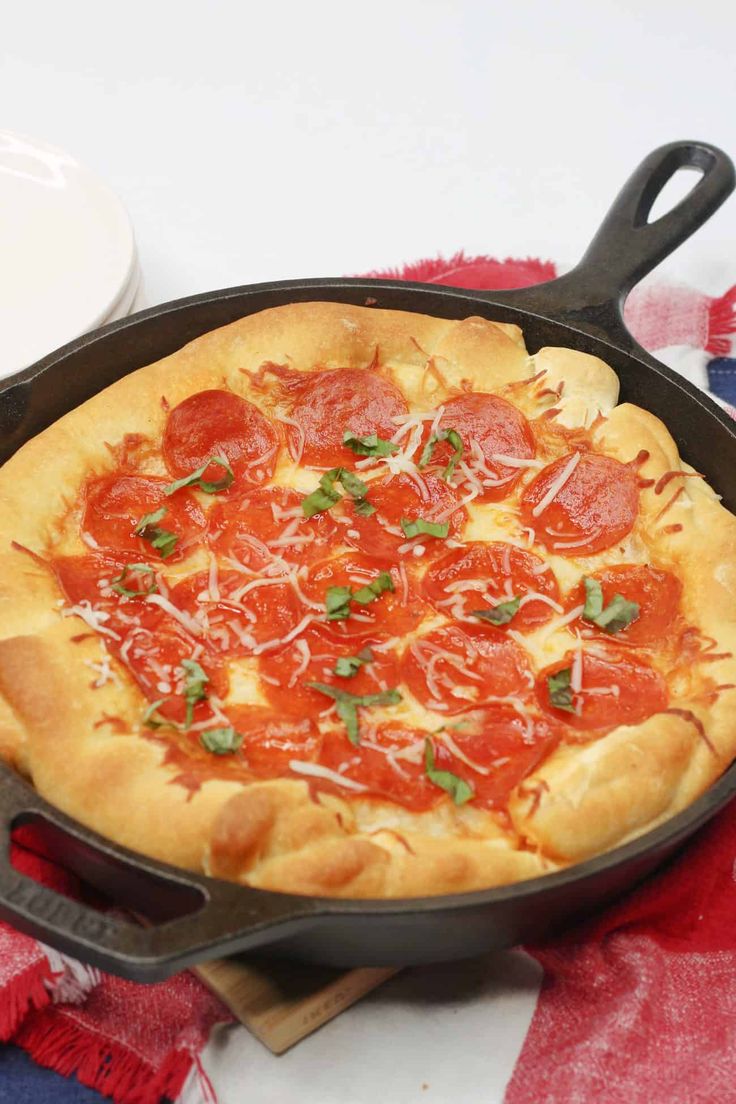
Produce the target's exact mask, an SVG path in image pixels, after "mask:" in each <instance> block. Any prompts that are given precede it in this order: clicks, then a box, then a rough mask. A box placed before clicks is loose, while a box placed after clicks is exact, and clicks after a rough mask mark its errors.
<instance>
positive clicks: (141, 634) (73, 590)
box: [54, 553, 227, 722]
mask: <svg viewBox="0 0 736 1104" xmlns="http://www.w3.org/2000/svg"><path fill="white" fill-rule="evenodd" d="M135 562H138V561H137V560H136V557H134V556H128V557H122V556H114V557H113V556H108V555H105V554H104V553H90V554H88V555H85V556H65V557H61V558H59V559H58V560H56V561H55V562H54V570H55V573H56V577H57V579H58V580H59V583H60V585H61V587H62V589H63V590H64V592H65V593H66V595H67V597H68V598H69V600H70V601H71V602H72V603H73V604H74V605H79V604H81V603H84V602H88V603H89V604H90V606H92V607H93V608H94V610H95V611H96V612H97V613H98V614H99V613H100V612H102V613H103V614H105V615H106V616H105V617H104V619H101V621H100V624H101V628H102V629H103V630H104V632H103V633H102V634H101V636H102V639H103V640H104V643H105V647H106V648H107V650H108V651H109V652H111V653H112V654H113V655H114V656H116V657H117V658H118V659H119V660H120V661H121V662H122V663H124V664H125V666H126V667H127V668H128V670H129V671H130V673H131V675H132V676H133V678H134V679H135V681H136V682H137V683H138V685H139V687H140V689H141V690H142V691H143V693H144V694H145V695H146V697H147V698H148V699H149V701H157V700H159V699H161V698H168V699H169V700H168V701H166V702H165V703H164V704H163V705H162V706H161V707H160V710H159V712H160V713H162V714H163V715H164V716H165V717H168V718H169V719H170V720H175V721H177V722H181V721H183V720H184V717H185V713H186V705H185V702H184V698H183V696H182V684H183V679H184V676H185V672H184V670H183V668H182V667H181V662H182V660H184V659H191V658H192V656H193V655H197V656H198V659H197V662H198V663H199V664H200V666H201V667H202V669H203V670H204V671H205V674H207V675H208V676H209V678H210V686H209V689H210V690H211V692H212V693H215V694H217V696H218V697H223V696H224V695H225V693H226V692H227V677H226V675H225V672H224V670H223V666H222V662H221V660H220V659H219V657H217V656H215V655H213V654H212V653H211V652H210V651H209V650H208V648H207V647H206V646H205V649H204V651H203V650H202V643H203V641H202V640H201V638H200V637H199V636H195V635H194V634H192V633H191V632H189V631H188V630H187V628H186V627H185V626H183V625H182V624H181V623H180V622H179V621H177V620H176V619H175V618H174V617H172V616H171V615H170V614H169V613H168V612H167V611H166V610H164V609H162V608H161V607H160V606H159V605H157V604H156V603H155V600H153V601H146V600H145V599H143V598H126V597H125V596H123V595H120V594H118V593H117V592H116V591H113V590H112V589H111V587H110V583H111V581H112V579H114V578H115V577H116V576H117V575H119V574H120V573H121V572H122V571H123V569H124V567H125V566H130V564H131V563H135ZM139 579H142V580H143V582H144V585H145V587H146V588H147V587H148V586H150V581H151V580H152V579H153V576H150V575H147V574H146V575H141V576H137V575H135V574H130V575H128V577H126V579H125V586H126V587H129V588H130V589H136V583H137V581H138V580H139ZM206 715H207V712H206V705H205V704H204V703H198V704H197V705H196V706H195V711H194V721H195V722H196V721H197V720H201V719H204V717H205V716H206Z"/></svg>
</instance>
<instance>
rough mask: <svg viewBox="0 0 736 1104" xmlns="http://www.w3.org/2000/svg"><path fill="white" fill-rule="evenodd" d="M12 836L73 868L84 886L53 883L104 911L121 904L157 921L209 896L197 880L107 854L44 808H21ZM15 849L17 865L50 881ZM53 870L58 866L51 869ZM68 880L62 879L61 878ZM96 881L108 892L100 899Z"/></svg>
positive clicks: (37, 852) (42, 855)
mask: <svg viewBox="0 0 736 1104" xmlns="http://www.w3.org/2000/svg"><path fill="white" fill-rule="evenodd" d="M12 839H13V843H14V844H15V845H16V848H17V847H20V848H22V849H23V850H26V851H31V852H33V853H34V854H35V855H36V856H38V857H40V858H41V859H42V860H43V859H47V860H50V862H51V863H55V864H57V865H58V866H59V867H61V872H62V875H63V872H67V871H68V872H71V873H72V874H73V875H76V878H77V879H79V881H80V882H81V883H82V884H81V885H80V886H79V887H78V890H79V892H78V893H77V892H75V891H74V890H76V889H77V887H74V888H73V889H72V890H71V891H70V892H68V893H67V892H65V889H64V888H63V887H56V886H55V887H53V888H54V890H55V892H57V893H61V894H63V895H64V896H67V897H69V898H70V899H71V900H78V899H81V900H82V901H83V902H84V903H85V904H86V905H88V906H89V907H95V906H96V905H99V911H100V912H101V913H103V914H104V912H105V909H106V907H109V906H110V905H117V906H119V907H120V908H124V909H125V910H126V911H130V912H131V913H135V914H139V915H140V916H141V917H142V918H144V919H145V921H147V922H149V923H152V924H163V923H165V922H166V921H168V920H174V919H176V918H178V917H180V916H187V915H190V914H191V913H194V912H197V911H198V910H199V909H201V908H203V907H204V904H205V896H204V894H203V893H202V891H201V890H200V889H199V888H198V887H196V886H193V885H189V884H182V883H180V882H172V881H170V880H169V879H167V878H162V877H160V876H159V875H158V874H155V873H153V872H152V871H145V870H142V869H141V868H139V867H135V866H130V865H129V864H127V863H123V862H120V861H119V860H116V859H115V858H113V857H112V856H110V855H104V854H103V853H102V852H100V851H99V850H98V849H97V848H95V847H92V846H90V844H89V843H87V841H86V840H83V839H80V838H79V837H78V836H76V835H72V834H71V833H70V832H66V831H65V830H64V829H63V828H62V827H61V825H59V824H55V823H54V822H53V821H51V820H49V819H48V818H47V817H45V816H44V815H43V814H42V813H37V812H29V813H21V815H20V816H17V817H15V818H14V820H13V822H12ZM13 850H14V849H11V858H10V861H11V863H12V865H13V869H14V870H18V871H19V872H20V873H22V874H23V875H24V876H25V877H26V878H29V877H30V878H33V880H34V881H37V882H38V884H40V885H46V883H45V882H43V881H40V880H38V879H36V878H34V877H33V874H32V873H31V872H30V871H29V870H28V869H23V868H24V867H28V866H29V865H37V864H32V863H28V862H27V861H26V862H24V861H23V857H22V855H21V856H20V857H18V856H17V852H16V855H14V853H13ZM51 874H52V876H53V874H54V872H53V870H52V871H51ZM60 880H61V881H63V880H64V879H63V877H62V879H60ZM89 886H91V887H93V888H94V890H96V891H97V894H103V895H104V896H103V897H102V898H101V899H99V900H98V901H95V897H96V896H97V894H89V893H88V892H87V887H89ZM131 922H132V921H131Z"/></svg>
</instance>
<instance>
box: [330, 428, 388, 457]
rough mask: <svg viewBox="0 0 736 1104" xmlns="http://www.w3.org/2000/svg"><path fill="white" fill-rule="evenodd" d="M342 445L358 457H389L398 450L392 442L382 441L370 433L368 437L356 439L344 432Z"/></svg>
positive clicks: (347, 430)
mask: <svg viewBox="0 0 736 1104" xmlns="http://www.w3.org/2000/svg"><path fill="white" fill-rule="evenodd" d="M342 443H343V444H344V445H347V447H348V448H349V449H352V451H353V452H354V453H356V454H357V455H358V456H390V455H391V453H392V452H397V451H398V448H399V446H398V445H395V444H394V443H393V441H384V439H383V438H382V437H379V436H378V434H376V433H371V434H369V436H368V437H356V436H355V434H353V433H351V432H350V430H349V429H346V430H345V432H344V434H343V438H342Z"/></svg>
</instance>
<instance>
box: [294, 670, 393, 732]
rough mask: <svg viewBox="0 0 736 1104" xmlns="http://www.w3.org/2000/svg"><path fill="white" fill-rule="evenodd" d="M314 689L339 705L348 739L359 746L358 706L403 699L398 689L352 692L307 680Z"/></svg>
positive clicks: (306, 684)
mask: <svg viewBox="0 0 736 1104" xmlns="http://www.w3.org/2000/svg"><path fill="white" fill-rule="evenodd" d="M305 686H309V687H310V688H311V689H312V690H318V691H319V692H320V694H324V695H325V696H326V697H328V698H332V699H333V701H334V702H335V705H336V707H337V715H338V717H339V718H340V719H341V720H342V721H343V722H344V724H345V728H346V729H347V733H348V739H349V740H350V743H351V744H355V746H356V747H357V746H358V744H359V743H360V732H359V728H358V706H371V705H396V704H397V703H398V702H400V701H401V694H400V693H399V691H398V690H382V691H381V693H380V694H351V693H349V691H347V690H341V689H340V688H339V687H337V686H329V685H328V684H327V683H325V682H307V683H305Z"/></svg>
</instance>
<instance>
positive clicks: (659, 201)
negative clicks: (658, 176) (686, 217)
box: [646, 165, 704, 226]
mask: <svg viewBox="0 0 736 1104" xmlns="http://www.w3.org/2000/svg"><path fill="white" fill-rule="evenodd" d="M703 176H704V173H703V169H702V168H701V167H700V166H699V165H685V166H681V167H680V168H678V169H675V171H674V172H673V173H672V176H671V177H670V178H669V180H668V181H667V183H666V184H664V185H663V186H662V190H661V192H660V193H659V195H658V196H657V198H656V199H655V201H654V203H653V204H652V206H651V209H650V211H649V214H648V216H647V220H646V221H647V225H648V226H651V225H652V223H653V222H659V220H660V219H661V218H664V216H665V215H667V214H669V212H670V211H673V210H674V209H675V208H676V207H678V206H679V205H680V204H681V203H684V201H685V200H686V199H687V197H688V196H689V195H691V194H692V192H693V191H694V190H695V188H696V187H697V186H698V184H699V183H700V181H701V180H702V179H703Z"/></svg>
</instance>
